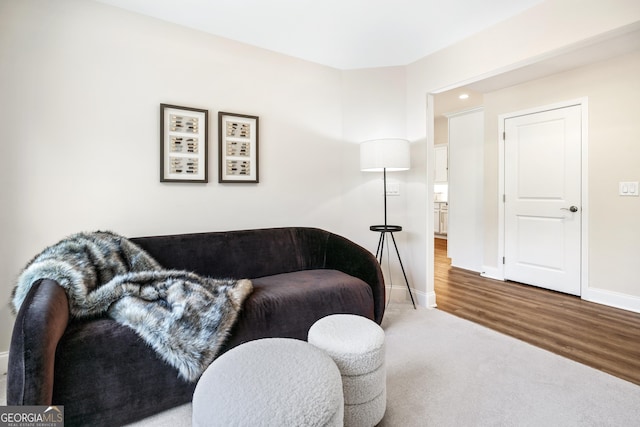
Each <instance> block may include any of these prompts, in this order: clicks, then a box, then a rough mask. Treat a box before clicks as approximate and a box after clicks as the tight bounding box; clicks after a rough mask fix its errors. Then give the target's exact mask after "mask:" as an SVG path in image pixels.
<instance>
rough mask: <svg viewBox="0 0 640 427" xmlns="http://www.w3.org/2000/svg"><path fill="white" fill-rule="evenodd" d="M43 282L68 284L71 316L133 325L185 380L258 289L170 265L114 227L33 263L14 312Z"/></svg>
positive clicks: (200, 368)
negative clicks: (162, 263)
mask: <svg viewBox="0 0 640 427" xmlns="http://www.w3.org/2000/svg"><path fill="white" fill-rule="evenodd" d="M39 279H52V280H55V281H56V282H58V283H59V284H60V286H62V287H63V288H64V289H65V291H66V294H67V297H68V299H69V311H70V313H71V315H72V316H73V317H76V318H86V317H94V316H101V315H105V314H106V315H108V316H110V317H111V318H113V319H114V320H116V321H117V322H119V323H121V324H123V325H126V326H129V327H131V328H132V329H134V330H135V331H136V332H137V333H138V334H139V335H140V336H141V337H142V338H143V339H144V340H145V341H146V342H147V343H148V344H149V345H150V346H151V347H152V348H153V349H154V350H156V351H157V352H158V354H159V355H160V356H161V357H162V358H163V359H164V360H165V361H166V362H167V363H169V364H170V365H172V366H173V367H175V368H176V369H177V370H178V372H179V374H180V376H182V377H183V378H184V379H186V380H187V381H196V380H197V379H198V378H199V377H200V375H201V374H202V373H203V372H204V370H205V369H206V368H207V366H209V364H210V363H211V362H212V361H213V359H214V358H215V356H216V355H217V353H218V351H219V349H220V347H221V345H222V344H223V343H224V340H225V339H226V337H227V335H228V332H229V330H230V329H231V327H232V326H233V324H234V323H235V321H236V318H237V315H238V312H239V311H240V309H241V307H242V304H243V302H244V300H245V299H246V297H247V296H248V295H249V294H250V293H251V291H252V290H253V287H252V284H251V281H249V280H246V279H243V280H231V279H223V280H221V279H213V278H209V277H201V276H198V275H196V274H194V273H190V272H187V271H179V270H165V269H163V268H162V267H161V266H160V265H159V264H158V263H157V262H156V261H155V260H154V259H153V258H152V257H151V256H150V255H149V254H147V253H146V252H145V251H144V250H142V249H141V248H140V247H138V246H137V245H135V244H134V243H132V242H131V241H130V240H128V239H126V238H125V237H122V236H119V235H117V234H114V233H111V232H94V233H78V234H74V235H72V236H69V237H67V238H66V239H63V240H62V241H60V242H58V243H57V244H55V245H53V246H50V247H48V248H46V249H45V250H44V251H42V252H41V253H40V254H39V255H37V256H36V257H35V258H34V259H33V260H31V261H30V262H29V263H28V264H27V266H26V267H25V269H24V271H23V272H22V274H21V275H20V277H19V278H18V281H17V284H16V286H15V288H14V289H13V293H12V300H11V304H12V309H13V311H14V313H17V312H18V310H19V309H20V306H21V305H22V302H23V301H24V299H25V298H26V296H27V294H28V292H29V289H31V286H32V285H33V284H34V283H35V282H36V281H38V280H39Z"/></svg>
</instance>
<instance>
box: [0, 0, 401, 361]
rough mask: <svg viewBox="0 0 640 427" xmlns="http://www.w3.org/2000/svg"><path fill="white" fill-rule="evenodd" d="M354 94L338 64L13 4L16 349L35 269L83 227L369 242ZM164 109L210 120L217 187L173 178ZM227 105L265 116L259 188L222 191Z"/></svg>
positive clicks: (4, 253)
mask: <svg viewBox="0 0 640 427" xmlns="http://www.w3.org/2000/svg"><path fill="white" fill-rule="evenodd" d="M393 77H396V76H393ZM399 84H400V85H401V86H402V88H403V87H404V84H403V82H402V81H400V83H399ZM342 85H343V82H342V73H341V72H340V71H338V70H335V69H332V68H328V67H323V66H319V65H317V64H312V63H309V62H305V61H300V60H297V59H293V58H290V57H286V56H283V55H279V54H275V53H272V52H268V51H265V50H261V49H257V48H253V47H250V46H247V45H243V44H240V43H235V42H231V41H228V40H224V39H221V38H218V37H213V36H210V35H206V34H204V33H200V32H197V31H193V30H188V29H185V28H182V27H179V26H176V25H172V24H168V23H165V22H162V21H158V20H155V19H150V18H146V17H143V16H140V15H136V14H133V13H129V12H126V11H123V10H120V9H116V8H112V7H109V6H105V5H102V4H99V3H94V2H87V1H76V0H58V1H55V2H48V1H27V0H25V1H19V2H17V1H16V2H2V3H1V4H0V94H1V95H0V96H1V100H0V117H1V119H0V120H1V123H2V124H3V126H2V127H3V135H2V141H0V159H3V160H2V164H3V167H2V168H0V182H2V184H3V185H2V187H1V188H0V192H1V193H0V200H1V202H0V203H1V206H2V208H1V211H0V212H1V213H0V215H1V218H0V219H1V220H2V221H1V222H0V234H1V235H2V239H0V325H2V326H0V353H1V352H2V351H4V350H6V349H7V348H8V343H9V338H10V333H11V327H12V323H13V317H12V316H11V315H10V313H9V309H8V305H7V304H8V301H9V294H10V290H11V288H12V286H13V282H14V280H15V277H16V276H17V274H18V273H19V271H20V269H21V268H22V267H23V266H24V265H25V263H26V262H27V261H28V260H29V259H30V258H31V257H32V256H33V255H35V254H36V253H38V252H39V251H40V250H42V249H43V248H44V247H45V246H47V245H49V244H52V243H55V242H56V241H58V240H59V239H61V238H63V237H65V236H66V235H68V234H71V233H74V232H77V231H82V230H94V229H111V230H114V231H116V232H119V233H122V234H124V235H128V236H139V235H153V234H170V233H182V232H197V231H210V230H230V229H243V228H254V227H271V226H289V225H304V226H317V227H321V228H325V229H328V230H331V231H334V232H337V233H339V234H343V235H348V236H349V235H351V236H356V237H358V236H359V237H362V238H364V234H358V233H354V231H353V230H356V228H357V227H363V226H364V225H366V221H363V219H362V215H360V212H359V211H367V212H370V211H371V210H372V207H373V206H368V205H364V204H363V206H362V207H360V206H358V205H350V206H349V215H348V216H346V215H343V213H344V207H343V203H344V201H345V198H344V197H343V194H345V193H349V192H350V187H352V186H353V182H354V180H355V182H356V184H355V185H356V186H358V185H361V184H362V185H364V184H366V183H367V182H368V181H367V180H365V179H364V177H361V176H360V175H361V173H360V171H359V164H358V161H357V160H354V159H353V157H354V156H355V154H354V153H353V152H352V151H353V150H345V148H344V147H345V144H344V141H343V137H342V135H343V114H342V95H341V92H342ZM399 94H400V96H401V98H400V100H399V101H398V102H396V103H395V104H394V105H398V104H399V105H400V110H399V111H400V113H398V114H400V119H399V120H396V119H394V120H393V121H394V122H398V121H399V122H403V120H404V119H403V117H404V115H403V113H402V110H403V106H404V92H403V91H402V90H400V91H399ZM385 101H386V100H385ZM160 103H171V104H177V105H184V106H190V107H196V108H204V109H208V110H209V138H210V139H209V162H210V164H209V176H210V182H209V183H208V184H186V183H160V182H159V105H160ZM218 111H229V112H237V113H244V114H252V115H257V116H259V117H260V183H259V184H224V185H222V184H218V183H217V112H218ZM394 114H395V113H394V112H391V113H390V115H388V116H387V117H393V115H394ZM345 154H346V155H348V156H349V163H350V164H349V165H348V168H349V173H348V174H346V175H345V176H343V173H346V172H345V171H346V168H347V165H345V164H343V155H345ZM351 163H353V164H352V165H351ZM351 171H352V172H351ZM369 178H373V177H367V179H369ZM367 232H368V229H367ZM371 234H373V233H371ZM366 237H367V240H364V241H362V242H360V243H363V244H369V246H372V247H373V249H375V244H371V241H370V239H372V238H373V237H374V236H369V235H367V236H366Z"/></svg>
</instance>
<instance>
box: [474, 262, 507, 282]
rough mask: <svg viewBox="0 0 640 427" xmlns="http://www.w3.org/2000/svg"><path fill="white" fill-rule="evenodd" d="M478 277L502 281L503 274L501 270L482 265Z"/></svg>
mask: <svg viewBox="0 0 640 427" xmlns="http://www.w3.org/2000/svg"><path fill="white" fill-rule="evenodd" d="M480 275H481V276H482V277H486V278H487V279H494V280H502V281H504V274H503V273H502V269H501V268H495V267H488V266H486V265H483V266H482V272H481V273H480Z"/></svg>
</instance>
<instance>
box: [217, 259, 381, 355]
mask: <svg viewBox="0 0 640 427" xmlns="http://www.w3.org/2000/svg"><path fill="white" fill-rule="evenodd" d="M251 281H252V283H253V293H252V294H251V295H250V296H249V297H248V298H247V299H246V301H245V304H244V307H243V309H242V311H241V312H240V314H239V316H238V320H237V322H236V325H235V326H234V328H233V330H232V331H231V337H230V339H229V341H228V342H227V343H226V345H225V349H224V351H226V350H229V349H231V348H233V347H235V346H237V345H240V344H242V343H243V342H247V341H251V340H255V339H261V338H269V337H281V338H296V339H300V340H305V341H306V339H307V333H308V331H309V328H311V325H313V324H314V323H315V322H316V321H317V320H318V319H321V318H323V317H325V316H328V315H330V314H337V313H350V314H357V315H360V316H364V317H367V318H369V319H373V318H374V313H373V306H374V305H373V294H372V292H371V287H370V286H369V285H368V284H367V283H365V282H364V281H362V280H360V279H358V278H356V277H353V276H350V275H348V274H346V273H343V272H341V271H337V270H329V269H315V270H302V271H295V272H292V273H283V274H275V275H273V276H266V277H259V278H252V279H251Z"/></svg>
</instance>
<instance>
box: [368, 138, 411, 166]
mask: <svg viewBox="0 0 640 427" xmlns="http://www.w3.org/2000/svg"><path fill="white" fill-rule="evenodd" d="M409 152H410V147H409V141H407V140H406V139H397V138H387V139H374V140H371V141H365V142H362V143H360V170H362V171H365V172H379V171H382V170H383V169H386V170H387V171H391V172H393V171H404V170H407V169H409V166H410V165H411V161H410V157H409Z"/></svg>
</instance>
